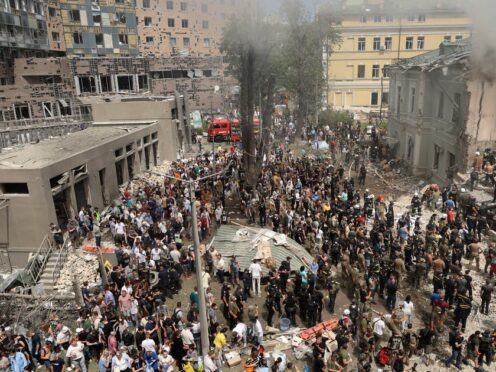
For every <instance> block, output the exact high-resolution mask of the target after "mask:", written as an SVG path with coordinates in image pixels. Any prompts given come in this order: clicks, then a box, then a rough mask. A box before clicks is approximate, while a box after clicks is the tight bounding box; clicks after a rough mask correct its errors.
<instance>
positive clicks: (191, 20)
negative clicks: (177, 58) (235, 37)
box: [136, 0, 258, 56]
mask: <svg viewBox="0 0 496 372" xmlns="http://www.w3.org/2000/svg"><path fill="white" fill-rule="evenodd" d="M257 1H258V0H136V18H137V28H138V37H139V40H138V45H139V52H140V54H141V55H143V56H146V55H156V56H160V55H171V54H183V55H193V56H194V55H220V50H219V48H220V44H221V40H222V31H223V29H224V27H225V26H226V25H227V24H228V22H229V20H230V19H231V18H233V17H237V18H240V17H243V18H246V17H249V16H254V15H255V14H256V9H257V7H256V4H257Z"/></svg>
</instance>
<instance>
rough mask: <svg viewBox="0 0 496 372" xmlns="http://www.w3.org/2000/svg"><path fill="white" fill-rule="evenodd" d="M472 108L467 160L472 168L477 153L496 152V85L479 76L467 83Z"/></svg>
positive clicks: (467, 131) (468, 124)
mask: <svg viewBox="0 0 496 372" xmlns="http://www.w3.org/2000/svg"><path fill="white" fill-rule="evenodd" d="M467 85H468V92H469V93H470V106H469V113H468V119H467V129H466V135H467V145H468V149H467V158H466V159H465V161H466V164H467V165H468V166H470V164H471V162H472V159H473V156H474V154H475V152H476V151H479V152H481V153H482V152H483V151H484V149H485V148H492V149H493V150H496V130H495V129H496V105H495V103H496V84H495V83H494V82H493V81H488V80H486V79H484V78H482V77H480V76H478V75H474V76H472V77H471V79H470V80H469V81H468V82H467Z"/></svg>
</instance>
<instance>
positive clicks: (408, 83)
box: [388, 39, 496, 184]
mask: <svg viewBox="0 0 496 372" xmlns="http://www.w3.org/2000/svg"><path fill="white" fill-rule="evenodd" d="M471 56H472V42H471V39H467V40H461V41H457V42H444V43H442V44H441V45H440V48H439V49H438V50H435V51H432V52H429V53H425V54H422V55H419V56H417V57H414V58H410V59H406V60H401V61H399V62H398V63H396V64H395V65H392V66H391V67H390V68H389V69H388V70H389V72H390V76H391V78H390V79H391V83H390V92H391V94H390V97H391V99H390V108H389V123H388V124H389V125H388V133H389V134H388V135H389V136H390V137H391V138H392V141H396V143H397V144H396V157H397V158H399V159H403V160H404V161H405V163H406V164H407V165H408V167H409V168H410V170H411V172H412V173H413V174H415V175H422V176H424V177H427V178H431V179H432V180H433V181H434V182H437V183H440V184H446V183H447V182H448V180H449V179H450V178H451V177H453V176H454V175H456V174H457V173H461V174H466V173H467V172H469V171H470V167H471V164H472V160H473V157H474V154H475V152H476V151H480V152H482V151H484V149H486V148H492V149H495V145H496V132H495V131H494V127H495V124H496V119H495V117H496V106H495V105H494V102H495V101H496V85H495V83H494V81H493V80H492V79H491V78H490V77H488V76H487V75H484V74H481V73H479V72H478V71H479V69H478V68H477V62H476V61H474V60H473V59H472V58H471Z"/></svg>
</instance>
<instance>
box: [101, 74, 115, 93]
mask: <svg viewBox="0 0 496 372" xmlns="http://www.w3.org/2000/svg"><path fill="white" fill-rule="evenodd" d="M100 83H101V85H102V92H112V83H111V82H110V76H100Z"/></svg>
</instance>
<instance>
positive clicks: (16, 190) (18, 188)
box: [0, 182, 29, 194]
mask: <svg viewBox="0 0 496 372" xmlns="http://www.w3.org/2000/svg"><path fill="white" fill-rule="evenodd" d="M0 192H1V193H2V194H29V188H28V184H27V183H21V182H6V183H1V184H0Z"/></svg>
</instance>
